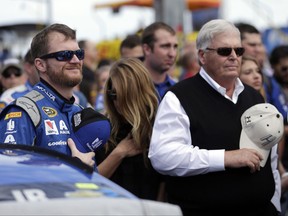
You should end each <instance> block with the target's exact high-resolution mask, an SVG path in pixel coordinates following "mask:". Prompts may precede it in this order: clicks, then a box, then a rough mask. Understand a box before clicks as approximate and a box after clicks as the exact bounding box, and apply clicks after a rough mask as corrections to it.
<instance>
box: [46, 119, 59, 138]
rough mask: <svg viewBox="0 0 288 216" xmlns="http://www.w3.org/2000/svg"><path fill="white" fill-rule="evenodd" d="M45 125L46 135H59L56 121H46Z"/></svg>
mask: <svg viewBox="0 0 288 216" xmlns="http://www.w3.org/2000/svg"><path fill="white" fill-rule="evenodd" d="M44 124H45V132H46V135H53V134H55V135H58V134H59V132H58V129H57V127H56V123H55V121H51V120H49V119H47V120H45V121H44Z"/></svg>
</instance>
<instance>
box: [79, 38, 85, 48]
mask: <svg viewBox="0 0 288 216" xmlns="http://www.w3.org/2000/svg"><path fill="white" fill-rule="evenodd" d="M86 42H87V40H80V41H78V46H79V48H80V49H85V48H86Z"/></svg>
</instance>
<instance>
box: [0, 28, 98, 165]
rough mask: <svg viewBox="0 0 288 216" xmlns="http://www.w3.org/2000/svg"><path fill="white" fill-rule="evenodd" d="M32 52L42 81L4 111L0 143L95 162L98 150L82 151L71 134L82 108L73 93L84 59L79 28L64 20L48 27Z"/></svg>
mask: <svg viewBox="0 0 288 216" xmlns="http://www.w3.org/2000/svg"><path fill="white" fill-rule="evenodd" d="M31 54H32V56H33V58H34V64H35V67H36V68H37V70H38V72H39V76H40V82H39V83H38V84H36V85H35V86H34V87H33V89H32V91H30V92H29V93H27V94H26V95H25V96H23V97H20V98H18V99H17V100H16V101H14V102H13V104H10V105H9V106H7V107H6V108H5V109H4V110H3V111H2V113H1V115H0V143H12V144H24V145H35V146H40V147H44V148H46V149H50V150H54V151H58V152H61V153H64V154H68V155H71V156H73V157H78V158H79V159H80V160H81V161H82V162H84V163H86V164H88V165H90V166H94V164H95V161H94V160H93V158H94V156H95V153H94V152H86V153H82V152H80V151H78V149H77V148H76V146H75V143H74V141H73V140H72V139H71V138H70V137H71V133H72V116H73V114H74V113H76V112H78V111H80V110H81V109H82V108H81V107H80V106H77V105H76V104H74V101H75V99H74V97H73V87H74V86H76V85H78V84H79V83H80V82H81V80H82V65H83V59H84V50H81V49H80V48H79V46H78V43H77V40H76V32H75V30H73V29H71V28H69V27H68V26H66V25H63V24H52V25H50V26H48V27H46V28H45V29H43V30H42V31H40V32H39V33H38V34H37V35H36V36H35V37H34V38H33V40H32V43H31Z"/></svg>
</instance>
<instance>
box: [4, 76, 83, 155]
mask: <svg viewBox="0 0 288 216" xmlns="http://www.w3.org/2000/svg"><path fill="white" fill-rule="evenodd" d="M74 100H75V99H74V97H72V98H71V100H67V99H65V98H63V97H62V96H61V95H60V94H59V93H57V91H56V90H55V89H53V87H51V86H50V85H49V84H48V83H46V82H45V81H44V80H41V81H40V82H39V83H38V84H36V85H35V86H34V87H33V89H32V91H30V92H29V93H27V94H26V95H25V96H22V97H20V98H18V99H16V100H15V101H14V102H13V103H12V104H10V105H8V106H7V107H6V108H5V109H4V110H3V111H2V113H1V114H0V143H12V144H24V145H35V146H39V147H43V148H46V149H50V150H54V151H58V152H61V153H64V154H68V155H71V151H70V148H69V146H68V145H67V139H68V138H69V137H70V133H71V131H72V115H73V114H74V113H75V112H78V111H80V110H81V109H82V108H81V107H80V106H77V105H76V104H74Z"/></svg>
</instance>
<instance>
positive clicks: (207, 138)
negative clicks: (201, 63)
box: [167, 74, 275, 215]
mask: <svg viewBox="0 0 288 216" xmlns="http://www.w3.org/2000/svg"><path fill="white" fill-rule="evenodd" d="M170 91H172V92H173V93H174V94H175V95H176V96H177V98H178V99H179V101H180V103H181V105H182V107H183V108H184V110H185V112H186V113H187V115H188V117H189V120H190V131H191V134H192V144H193V146H198V147H199V148H200V149H208V150H213V149H214V150H215V149H225V150H235V149H239V140H240V134H241V130H242V127H241V122H240V118H241V115H242V113H243V112H244V111H245V110H246V109H248V108H249V107H251V106H253V105H255V104H258V103H263V102H264V99H263V97H262V96H261V95H260V94H259V93H258V92H257V91H256V90H254V89H253V88H251V87H249V86H246V85H245V90H244V91H243V92H242V93H241V94H240V95H239V98H238V101H237V103H236V104H234V103H233V102H231V101H230V100H228V99H226V98H224V97H223V96H222V95H221V94H220V93H218V92H217V91H215V90H214V89H213V88H212V87H211V86H210V85H209V84H208V83H207V82H206V81H205V80H204V79H203V78H202V77H201V76H200V75H199V74H197V75H196V76H195V77H192V78H189V79H187V80H184V81H181V82H179V83H177V84H176V85H175V86H173V87H172V88H171V89H170ZM274 191H275V182H274V178H273V174H272V170H271V160H270V157H269V159H268V160H267V163H266V165H265V167H264V168H261V170H260V171H257V172H256V173H253V174H252V173H250V170H249V169H248V167H247V168H238V169H226V170H225V171H221V172H210V173H207V174H202V175H196V176H189V177H171V176H170V177H167V193H168V200H169V202H172V203H176V204H178V205H180V206H182V207H185V208H189V209H191V210H192V211H191V212H193V213H195V214H193V215H205V212H206V213H207V214H210V213H212V214H211V215H223V213H228V214H229V211H230V210H232V209H234V210H233V211H232V212H231V215H235V211H236V212H237V211H240V212H241V213H240V215H241V214H243V215H245V214H246V213H247V212H246V211H247V210H250V209H252V211H254V210H255V211H254V213H255V215H258V212H259V211H260V212H261V211H262V210H263V209H264V210H263V211H264V212H265V207H266V206H267V205H270V200H271V198H272V196H273V194H274ZM255 207H256V208H259V207H260V209H256V208H255ZM267 208H268V206H267ZM253 209H254V210H253ZM242 210H243V211H242ZM217 212H218V213H219V214H217ZM197 213H199V214H197ZM215 213H216V214H215ZM249 213H251V211H250V212H249Z"/></svg>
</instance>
